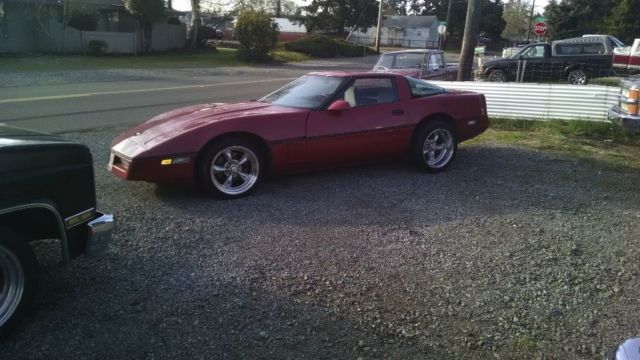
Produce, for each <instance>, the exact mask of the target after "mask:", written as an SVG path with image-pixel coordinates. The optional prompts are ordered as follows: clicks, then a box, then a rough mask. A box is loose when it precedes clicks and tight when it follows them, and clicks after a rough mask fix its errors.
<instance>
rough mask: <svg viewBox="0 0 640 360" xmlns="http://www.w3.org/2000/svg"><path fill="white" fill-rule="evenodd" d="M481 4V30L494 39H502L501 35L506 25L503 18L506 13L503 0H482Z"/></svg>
mask: <svg viewBox="0 0 640 360" xmlns="http://www.w3.org/2000/svg"><path fill="white" fill-rule="evenodd" d="M481 4H482V10H481V12H482V17H481V18H480V27H479V29H480V32H481V33H483V34H485V35H486V36H487V37H489V38H490V39H492V40H500V35H501V34H502V31H503V30H504V28H505V26H506V22H505V21H504V19H503V18H502V15H503V13H504V4H503V3H502V0H494V1H491V0H482V1H481Z"/></svg>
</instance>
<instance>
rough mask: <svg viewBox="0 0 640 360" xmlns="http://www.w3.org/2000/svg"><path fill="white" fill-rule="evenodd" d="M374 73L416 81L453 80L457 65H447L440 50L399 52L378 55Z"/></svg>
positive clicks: (456, 72) (455, 75)
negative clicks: (400, 76) (392, 74)
mask: <svg viewBox="0 0 640 360" xmlns="http://www.w3.org/2000/svg"><path fill="white" fill-rule="evenodd" d="M373 70H374V71H391V72H394V73H397V74H402V75H406V76H410V77H413V78H416V79H427V80H455V79H456V77H457V75H458V65H448V64H447V62H446V60H445V57H444V52H443V51H440V50H431V49H422V50H401V51H393V52H388V53H386V54H382V55H380V58H379V59H378V62H377V63H376V65H375V66H374V67H373Z"/></svg>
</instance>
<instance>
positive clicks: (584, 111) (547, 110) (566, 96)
mask: <svg viewBox="0 0 640 360" xmlns="http://www.w3.org/2000/svg"><path fill="white" fill-rule="evenodd" d="M430 82H432V83H434V84H436V85H438V86H441V87H443V88H445V89H458V90H471V91H475V92H479V93H482V94H484V95H485V97H486V98H487V111H488V113H489V116H490V117H496V118H507V119H535V120H590V121H607V110H609V108H611V106H613V105H614V104H616V103H617V100H618V95H619V94H620V88H618V87H611V86H600V85H586V86H583V85H562V84H522V83H490V82H471V81H469V82H467V81H465V82H452V81H430Z"/></svg>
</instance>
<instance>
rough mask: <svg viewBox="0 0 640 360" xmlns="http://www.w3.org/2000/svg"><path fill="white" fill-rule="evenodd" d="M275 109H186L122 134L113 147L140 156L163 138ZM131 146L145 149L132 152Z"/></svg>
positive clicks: (207, 106)
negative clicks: (149, 144) (163, 136)
mask: <svg viewBox="0 0 640 360" xmlns="http://www.w3.org/2000/svg"><path fill="white" fill-rule="evenodd" d="M271 108H272V105H271V104H268V103H262V102H256V101H250V102H243V103H237V104H225V103H210V104H200V105H194V106H188V107H183V108H180V109H176V110H172V111H169V112H166V113H163V114H160V115H157V116H155V117H153V118H151V119H149V120H147V121H146V122H144V123H142V124H140V125H138V126H135V127H133V128H131V129H129V130H127V131H125V132H123V133H121V134H120V135H118V137H116V138H115V139H114V140H113V143H112V144H111V145H112V146H113V147H114V149H115V150H116V151H118V152H120V153H121V154H123V155H127V154H132V153H139V152H141V151H140V150H142V149H146V148H148V143H149V142H150V141H152V140H154V139H156V138H157V137H159V136H162V135H167V134H182V133H184V132H187V131H189V130H192V129H195V128H198V127H200V126H202V125H205V124H209V123H212V122H216V121H221V120H225V119H229V118H239V117H246V116H255V115H261V114H267V113H270V112H272V109H271ZM125 140H127V141H125ZM125 143H126V144H125ZM131 147H136V148H142V149H131Z"/></svg>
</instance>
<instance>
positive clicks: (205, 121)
mask: <svg viewBox="0 0 640 360" xmlns="http://www.w3.org/2000/svg"><path fill="white" fill-rule="evenodd" d="M487 126H488V119H487V109H486V103H485V98H484V95H482V94H476V93H473V92H462V91H447V90H445V89H442V88H440V87H437V86H435V85H432V84H429V83H428V82H425V81H423V80H417V79H413V78H409V77H405V76H403V75H399V74H393V73H376V72H364V73H349V72H318V73H310V74H308V75H305V76H302V77H301V78H299V79H297V80H295V81H293V82H291V83H289V84H288V85H285V86H284V87H282V88H280V89H278V90H276V91H274V92H272V93H271V94H269V95H266V96H265V97H263V98H261V99H260V100H257V101H249V102H242V103H237V104H220V103H213V104H202V105H196V106H190V107H186V108H182V109H177V110H174V111H171V112H168V113H165V114H161V115H158V116H156V117H154V118H152V119H151V120H149V121H147V122H145V123H143V124H141V125H138V126H136V127H134V128H132V129H130V130H127V131H125V132H124V133H122V134H120V135H119V136H118V137H116V138H115V140H114V141H113V143H112V147H111V159H110V161H109V165H108V168H109V169H110V171H111V172H112V173H113V174H115V175H117V176H119V177H121V178H122V179H126V180H142V181H148V182H154V183H171V182H173V183H176V182H178V183H198V184H200V185H201V186H202V187H203V188H204V189H205V190H207V191H208V192H209V193H211V194H213V195H215V196H218V197H222V198H236V197H240V196H243V195H246V194H247V193H249V192H250V191H251V190H253V189H254V188H255V186H256V185H257V184H258V183H259V182H260V181H261V180H262V179H263V178H264V177H265V176H266V175H267V174H287V173H297V172H303V171H310V170H317V169H326V168H335V167H342V166H349V165H354V164H359V163H367V162H373V161H379V160H382V159H392V158H401V157H403V156H408V157H409V158H410V159H411V160H412V161H413V162H414V163H415V165H416V166H417V167H418V168H420V169H422V170H424V171H427V172H432V173H435V172H440V171H442V170H444V169H445V168H447V167H448V166H449V164H450V163H451V161H452V160H453V159H454V157H455V154H456V149H457V144H458V143H459V142H461V141H464V140H467V139H470V138H473V137H475V136H477V135H479V134H480V133H482V132H483V131H484V130H485V129H486V128H487Z"/></svg>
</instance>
